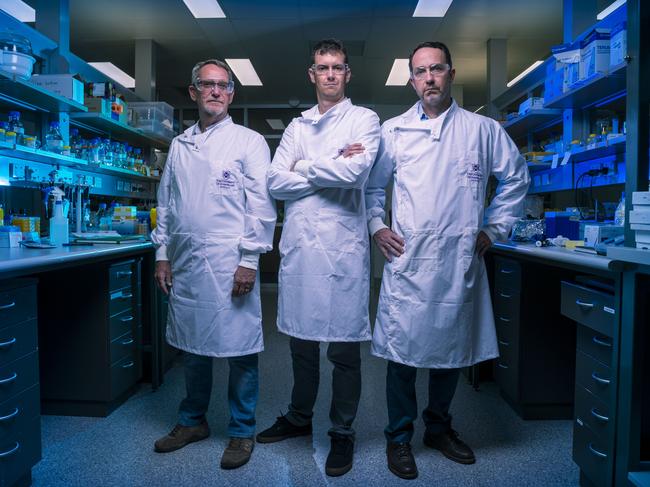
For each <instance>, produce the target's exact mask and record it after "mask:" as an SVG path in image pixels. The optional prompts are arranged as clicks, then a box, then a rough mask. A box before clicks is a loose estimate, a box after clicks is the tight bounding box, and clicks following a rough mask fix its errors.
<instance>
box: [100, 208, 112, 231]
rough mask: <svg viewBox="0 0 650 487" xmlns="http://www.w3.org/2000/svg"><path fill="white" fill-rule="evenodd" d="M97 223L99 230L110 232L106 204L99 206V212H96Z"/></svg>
mask: <svg viewBox="0 0 650 487" xmlns="http://www.w3.org/2000/svg"><path fill="white" fill-rule="evenodd" d="M97 222H98V225H99V229H100V230H102V231H106V230H110V226H111V220H110V217H108V215H107V211H106V203H100V204H99V210H97Z"/></svg>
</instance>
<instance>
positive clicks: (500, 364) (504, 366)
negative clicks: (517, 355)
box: [498, 362, 508, 369]
mask: <svg viewBox="0 0 650 487" xmlns="http://www.w3.org/2000/svg"><path fill="white" fill-rule="evenodd" d="M498 365H499V367H501V368H502V369H507V368H508V366H507V365H506V364H502V363H501V362H499V363H498Z"/></svg>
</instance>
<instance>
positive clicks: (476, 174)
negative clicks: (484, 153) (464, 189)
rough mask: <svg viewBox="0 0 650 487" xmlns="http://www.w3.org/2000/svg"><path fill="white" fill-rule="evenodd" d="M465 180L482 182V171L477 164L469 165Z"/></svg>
mask: <svg viewBox="0 0 650 487" xmlns="http://www.w3.org/2000/svg"><path fill="white" fill-rule="evenodd" d="M467 178H468V179H469V180H470V181H483V171H481V165H480V164H478V163H473V164H470V166H469V168H468V171H467Z"/></svg>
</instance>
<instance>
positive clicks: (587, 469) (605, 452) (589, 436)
mask: <svg viewBox="0 0 650 487" xmlns="http://www.w3.org/2000/svg"><path fill="white" fill-rule="evenodd" d="M573 461H574V462H576V463H577V464H578V466H579V467H580V469H581V470H582V472H583V473H584V475H585V476H586V477H587V478H588V479H589V480H591V481H592V482H593V483H594V485H598V486H600V485H602V486H610V485H612V474H613V459H612V450H611V448H610V447H609V444H608V442H607V441H605V440H603V439H601V438H600V437H599V436H598V435H596V434H594V432H593V431H591V429H589V426H587V425H586V424H583V425H580V424H579V423H578V422H577V421H574V422H573Z"/></svg>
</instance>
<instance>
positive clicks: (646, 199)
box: [630, 191, 650, 250]
mask: <svg viewBox="0 0 650 487" xmlns="http://www.w3.org/2000/svg"><path fill="white" fill-rule="evenodd" d="M632 205H633V206H632V211H630V228H631V229H632V230H634V231H635V240H636V248H637V249H646V250H650V191H637V192H634V193H632Z"/></svg>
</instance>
